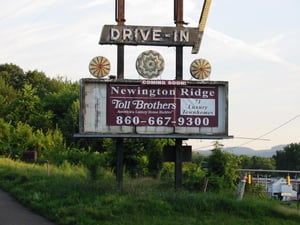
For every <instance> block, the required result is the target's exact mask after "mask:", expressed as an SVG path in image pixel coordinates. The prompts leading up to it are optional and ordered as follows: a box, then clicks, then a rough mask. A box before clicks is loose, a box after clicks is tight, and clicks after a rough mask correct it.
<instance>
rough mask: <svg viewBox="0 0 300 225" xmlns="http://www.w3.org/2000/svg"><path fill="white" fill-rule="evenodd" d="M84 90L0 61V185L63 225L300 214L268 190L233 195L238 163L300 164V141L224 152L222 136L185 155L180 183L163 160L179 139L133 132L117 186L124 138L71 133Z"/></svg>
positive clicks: (261, 219)
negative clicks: (270, 150)
mask: <svg viewBox="0 0 300 225" xmlns="http://www.w3.org/2000/svg"><path fill="white" fill-rule="evenodd" d="M79 89H80V88H79V82H71V81H67V80H64V79H62V78H56V79H50V78H48V77H47V76H46V75H45V74H44V73H43V72H39V71H27V72H24V71H23V70H22V69H21V68H20V67H18V66H17V65H13V64H2V65H0V104H1V107H0V188H2V189H4V190H6V191H7V192H9V193H11V194H12V195H13V196H14V197H15V198H16V199H18V201H20V202H21V203H22V204H24V205H26V206H28V207H29V208H31V209H32V210H34V211H35V212H37V213H39V214H41V215H43V216H45V217H47V218H49V219H50V220H52V221H55V222H56V223H57V224H59V225H69V224H70V225H71V224H72V225H93V224H122V225H126V224H128V225H129V224H139V225H142V224H145V225H147V224H154V225H155V224H163V225H168V224H172V225H173V224H174V225H176V224H187V225H189V224H242V223H245V224H272V225H273V224H274V225H276V224H296V222H297V221H299V219H300V217H299V212H298V211H296V210H295V206H293V205H290V206H288V205H282V204H281V203H280V202H278V201H275V200H271V199H269V198H267V197H266V196H265V195H264V188H261V187H256V186H252V187H247V188H246V195H245V197H244V200H243V201H237V200H236V196H235V194H236V188H237V184H238V181H239V177H240V174H239V172H238V170H237V169H242V168H247V169H268V170H274V169H282V170H284V169H289V170H299V165H300V151H299V149H300V144H297V143H292V144H290V145H288V146H287V147H285V148H284V149H282V150H281V151H278V152H277V154H276V155H274V156H273V157H272V158H262V157H256V156H253V157H249V156H236V155H233V154H231V153H227V152H223V151H222V148H221V145H220V144H219V143H218V142H215V143H214V146H213V147H212V153H211V155H209V156H203V155H201V153H199V152H193V154H192V161H191V162H186V163H183V168H182V170H183V171H182V173H183V174H182V175H183V179H182V180H183V182H182V188H181V189H179V190H176V191H175V190H174V163H170V162H168V163H166V162H164V160H163V152H164V148H165V147H166V146H173V145H174V140H173V139H168V140H167V139H146V140H145V139H139V138H136V139H132V138H126V139H124V145H123V148H124V149H123V152H124V172H125V177H124V182H123V185H122V187H121V188H119V187H117V185H116V181H115V167H116V140H114V139H111V138H103V139H99V138H98V139H76V138H74V136H73V135H74V134H75V133H78V115H79ZM32 153H34V156H36V157H32V156H33V155H32ZM28 156H30V157H28ZM253 175H255V176H256V174H253ZM257 175H258V174H257ZM207 181H208V182H207Z"/></svg>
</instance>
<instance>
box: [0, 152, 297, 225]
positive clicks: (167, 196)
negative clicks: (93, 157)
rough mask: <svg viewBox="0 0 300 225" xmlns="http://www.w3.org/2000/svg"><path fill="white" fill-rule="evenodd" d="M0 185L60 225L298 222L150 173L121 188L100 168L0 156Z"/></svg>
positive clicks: (263, 201)
mask: <svg viewBox="0 0 300 225" xmlns="http://www.w3.org/2000/svg"><path fill="white" fill-rule="evenodd" d="M0 185H1V188H3V189H4V190H6V191H8V192H10V193H11V194H12V195H13V196H14V197H15V198H16V199H17V200H18V201H20V202H21V203H22V204H24V205H26V206H28V207H29V208H30V209H32V210H33V211H35V212H37V213H39V214H41V215H43V216H45V217H47V218H48V219H50V220H52V221H54V222H56V223H57V224H60V225H94V224H95V225H98V224H107V225H108V224H109V225H110V224H122V225H126V224H127V225H131V224H132V225H133V224H134V225H135V224H142V225H147V224H149V225H150V224H151V225H158V224H161V225H168V224H170V225H176V224H178V225H181V224H186V225H189V224H191V225H192V224H230V225H234V224H253V225H254V224H255V225H257V224H272V225H276V224H278V225H281V224H291V225H292V224H295V225H296V224H299V220H300V213H299V211H297V210H296V209H293V208H291V207H290V206H287V205H282V203H280V202H278V201H276V200H271V199H268V198H264V197H261V198H257V197H255V196H253V195H251V194H246V196H245V198H244V199H243V200H242V201H238V200H236V199H235V193H234V192H224V191H223V192H220V193H211V192H210V193H202V192H199V191H198V192H196V191H187V190H185V189H182V190H179V191H174V189H173V188H172V184H170V183H168V182H162V181H159V180H157V179H153V178H139V179H132V178H126V179H125V181H124V184H123V188H122V189H121V190H119V189H117V188H116V183H115V180H114V175H113V174H112V173H110V172H109V171H104V170H102V171H101V173H99V174H98V175H97V180H91V178H90V176H89V175H88V171H87V170H86V169H85V168H84V167H79V166H71V165H70V164H68V163H64V164H62V165H61V166H60V167H56V166H53V165H50V168H49V165H47V164H43V165H35V164H28V163H24V162H16V161H13V160H11V159H5V158H1V159H0Z"/></svg>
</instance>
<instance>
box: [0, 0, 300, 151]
mask: <svg viewBox="0 0 300 225" xmlns="http://www.w3.org/2000/svg"><path fill="white" fill-rule="evenodd" d="M0 3H1V8H2V10H1V11H0V36H1V38H0V64H4V63H13V64H16V65H18V66H20V67H21V68H22V69H23V70H24V71H29V70H38V71H40V72H44V73H45V74H46V75H47V76H48V77H53V78H56V77H58V76H59V77H65V78H66V79H68V80H72V81H78V80H80V79H81V78H92V76H91V75H90V74H89V70H88V65H89V62H90V61H91V59H92V58H94V57H95V56H105V57H106V58H108V59H109V60H110V62H111V66H112V68H111V72H110V73H111V74H116V68H117V65H116V58H117V55H116V52H117V48H116V46H113V45H99V44H98V41H99V38H100V34H101V30H102V27H103V25H105V24H112V25H115V24H116V22H115V1H113V0H43V1H39V0H14V2H13V4H12V3H11V2H10V1H7V0H0ZM173 3H174V1H171V0H165V1H161V0H151V1H149V0H147V1H146V0H125V19H126V23H125V24H126V25H145V26H175V25H174V21H173ZM202 4H203V0H197V1H196V0H184V15H183V18H184V21H185V22H187V23H188V25H187V26H188V27H197V26H198V21H199V17H200V14H201V10H202ZM299 10H300V1H299V0H251V1H250V0H248V1H246V0H212V5H211V8H210V12H209V15H208V20H207V24H206V28H205V31H204V36H203V39H202V43H201V47H200V51H199V53H198V54H191V47H185V48H184V65H183V71H184V74H183V79H186V80H190V79H191V75H190V73H189V67H190V64H191V62H192V61H193V60H194V59H198V58H204V59H207V60H208V61H209V62H210V64H211V66H212V73H211V75H210V77H209V78H208V80H211V81H228V82H229V116H228V117H229V118H228V119H229V120H228V125H229V132H228V133H229V135H233V136H234V138H233V139H226V140H225V139H224V140H219V142H220V143H221V144H223V146H224V147H226V148H227V147H229V148H236V147H249V148H252V149H254V150H263V149H270V148H272V147H273V146H276V145H281V144H290V143H300V103H299V102H300V101H299V100H300V98H299V97H300V44H299V40H300V26H299V22H300V13H299ZM150 49H151V50H156V51H158V52H160V53H161V55H162V56H163V57H164V60H165V69H164V72H163V74H162V75H161V77H159V79H166V80H167V79H175V49H174V48H173V47H155V46H134V47H133V46H126V47H125V56H126V57H125V78H126V79H141V77H140V76H139V75H138V73H137V72H136V69H135V61H136V58H137V57H138V55H139V54H140V53H141V52H143V51H145V50H150ZM188 143H189V144H192V145H193V150H207V149H212V145H213V143H214V140H191V141H188Z"/></svg>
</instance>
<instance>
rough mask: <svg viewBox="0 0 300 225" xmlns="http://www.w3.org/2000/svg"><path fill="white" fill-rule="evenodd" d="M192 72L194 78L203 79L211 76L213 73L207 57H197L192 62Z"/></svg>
mask: <svg viewBox="0 0 300 225" xmlns="http://www.w3.org/2000/svg"><path fill="white" fill-rule="evenodd" d="M190 73H191V75H192V76H193V77H194V78H196V79H198V80H203V79H205V78H207V77H209V75H210V73H211V66H210V64H209V62H208V61H207V60H206V59H195V60H194V61H193V62H192V63H191V66H190Z"/></svg>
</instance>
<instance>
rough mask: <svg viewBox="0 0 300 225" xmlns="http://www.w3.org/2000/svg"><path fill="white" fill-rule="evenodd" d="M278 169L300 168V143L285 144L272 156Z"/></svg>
mask: <svg viewBox="0 0 300 225" xmlns="http://www.w3.org/2000/svg"><path fill="white" fill-rule="evenodd" d="M273 158H274V160H275V162H276V169H278V170H300V143H292V144H289V145H287V146H286V147H285V148H284V149H283V150H281V151H277V152H276V155H275V156H273Z"/></svg>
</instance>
